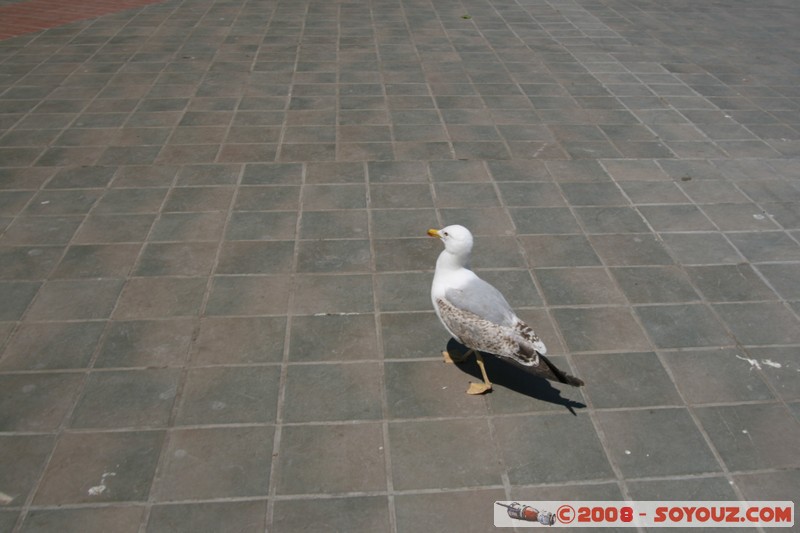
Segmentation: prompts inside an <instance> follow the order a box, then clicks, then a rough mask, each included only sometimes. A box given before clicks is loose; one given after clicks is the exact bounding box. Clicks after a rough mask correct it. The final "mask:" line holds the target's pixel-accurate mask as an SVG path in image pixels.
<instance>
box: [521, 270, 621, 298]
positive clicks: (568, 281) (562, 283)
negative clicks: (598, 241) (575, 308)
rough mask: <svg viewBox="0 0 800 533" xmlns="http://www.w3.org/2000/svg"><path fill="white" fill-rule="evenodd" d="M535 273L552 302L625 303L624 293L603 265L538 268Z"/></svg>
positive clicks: (546, 295) (545, 294) (543, 290)
mask: <svg viewBox="0 0 800 533" xmlns="http://www.w3.org/2000/svg"><path fill="white" fill-rule="evenodd" d="M535 275H536V279H537V280H538V281H539V285H540V287H541V288H542V292H543V293H544V297H545V299H546V300H547V303H548V305H551V306H553V305H556V306H557V305H581V304H598V303H604V304H624V303H625V297H624V296H623V294H622V293H621V292H620V290H619V289H618V288H617V286H616V285H615V283H614V280H613V279H612V278H611V277H610V276H609V275H608V274H607V273H606V271H605V269H603V268H591V267H588V268H539V269H536V270H535Z"/></svg>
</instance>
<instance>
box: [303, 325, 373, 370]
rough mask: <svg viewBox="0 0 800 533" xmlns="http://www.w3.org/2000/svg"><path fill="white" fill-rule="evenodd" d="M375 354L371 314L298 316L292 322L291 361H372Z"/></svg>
mask: <svg viewBox="0 0 800 533" xmlns="http://www.w3.org/2000/svg"><path fill="white" fill-rule="evenodd" d="M310 332H314V334H310ZM378 353H379V352H378V347H377V334H376V326H375V317H374V315H372V314H364V315H340V316H337V315H335V314H333V315H321V316H297V317H294V318H293V319H292V333H291V338H290V341H289V359H290V361H293V362H311V361H346V360H356V359H374V358H375V357H377V356H378Z"/></svg>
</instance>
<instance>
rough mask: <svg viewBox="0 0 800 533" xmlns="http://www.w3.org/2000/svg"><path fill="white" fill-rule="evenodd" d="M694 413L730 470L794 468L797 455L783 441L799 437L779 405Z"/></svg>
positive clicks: (710, 409)
mask: <svg viewBox="0 0 800 533" xmlns="http://www.w3.org/2000/svg"><path fill="white" fill-rule="evenodd" d="M696 412H697V417H698V418H699V419H700V423H701V424H703V428H704V429H705V430H706V432H707V433H708V436H709V437H710V438H711V442H712V443H713V444H714V446H715V447H716V448H717V451H718V452H719V454H720V455H721V456H722V460H723V461H725V464H726V466H727V467H728V468H729V469H730V470H734V471H736V470H753V469H765V468H796V467H797V463H798V460H799V459H798V457H797V454H795V453H793V450H792V449H791V447H790V446H786V443H787V442H793V441H794V442H796V441H797V439H798V438H800V427H798V425H797V423H796V420H795V419H794V417H792V415H791V413H790V412H789V411H788V410H787V409H786V407H784V406H783V405H781V404H774V403H770V404H744V405H725V406H718V407H701V408H698V409H697V410H696ZM775 428H780V431H776V430H775Z"/></svg>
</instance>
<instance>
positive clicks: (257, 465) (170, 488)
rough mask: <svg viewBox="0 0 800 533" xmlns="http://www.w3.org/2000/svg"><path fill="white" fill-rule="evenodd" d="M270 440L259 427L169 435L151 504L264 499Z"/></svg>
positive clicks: (267, 429)
mask: <svg viewBox="0 0 800 533" xmlns="http://www.w3.org/2000/svg"><path fill="white" fill-rule="evenodd" d="M273 436H274V430H273V428H271V427H262V426H249V427H228V428H204V429H178V430H174V431H171V432H170V435H169V444H168V448H167V450H166V454H165V457H164V462H163V464H162V466H161V469H160V472H159V479H158V481H157V482H156V483H155V485H154V486H153V493H154V496H155V498H156V500H157V501H161V502H167V501H181V500H205V499H217V498H237V497H238V498H242V497H254V496H266V495H267V491H268V487H269V472H270V465H271V462H272V439H273Z"/></svg>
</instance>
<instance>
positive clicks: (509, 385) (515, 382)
mask: <svg viewBox="0 0 800 533" xmlns="http://www.w3.org/2000/svg"><path fill="white" fill-rule="evenodd" d="M468 350H469V349H468V348H467V347H465V346H464V345H463V344H461V343H459V342H458V341H456V340H455V339H450V342H448V343H447V352H448V353H450V354H452V355H456V356H458V355H461V354H463V353H466V352H467V351H468ZM483 362H484V365H485V367H486V373H487V375H488V376H489V381H491V382H492V384H493V385H498V386H500V387H505V388H506V389H509V390H512V391H514V392H517V393H519V394H523V395H525V396H529V397H530V398H533V399H536V400H540V401H543V402H548V403H552V404H555V405H563V406H564V407H566V408H567V410H568V411H569V412H570V413H572V414H573V415H575V416H577V413H575V409H584V408H586V404H583V403H581V402H576V401H574V400H571V399H569V398H564V397H562V396H561V391H560V390H558V389H557V388H555V387H553V386H552V385H551V384H550V382H549V381H547V380H546V379H544V378H542V377H540V376H537V375H536V374H533V373H532V372H531V371H530V370H529V369H528V368H527V367H525V366H523V365H520V364H518V363H514V362H513V361H506V360H505V359H500V358H498V357H495V356H494V355H491V354H485V353H484V357H483ZM455 366H456V367H458V369H459V370H461V371H462V372H464V373H466V374H469V375H470V376H472V377H474V378H476V379H477V381H479V382H482V381H483V376H481V371H480V368H478V365H477V364H476V362H475V357H474V356H473V355H471V354H470V356H469V357H468V358H467V359H466V360H464V361H463V362H461V363H455Z"/></svg>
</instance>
